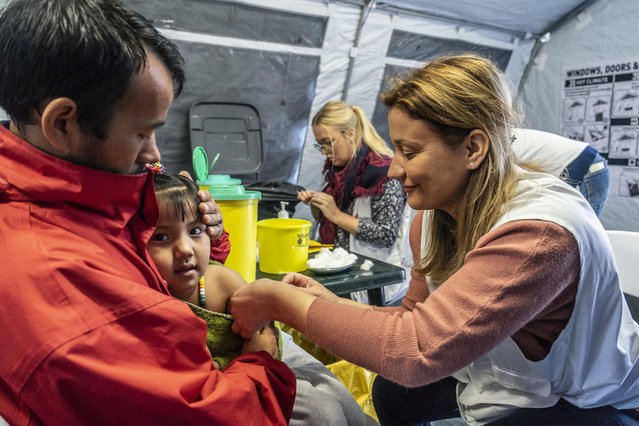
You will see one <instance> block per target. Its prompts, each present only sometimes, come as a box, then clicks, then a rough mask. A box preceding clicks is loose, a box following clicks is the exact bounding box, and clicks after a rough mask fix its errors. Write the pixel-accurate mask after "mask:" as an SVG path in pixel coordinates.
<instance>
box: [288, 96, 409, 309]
mask: <svg viewBox="0 0 639 426" xmlns="http://www.w3.org/2000/svg"><path fill="white" fill-rule="evenodd" d="M311 124H312V126H313V134H314V136H315V139H316V140H317V142H316V143H315V144H314V146H315V148H316V149H317V150H318V151H320V152H321V153H322V154H324V155H325V156H326V162H325V163H324V170H323V173H324V180H325V184H324V187H323V188H322V190H321V191H301V192H300V193H299V194H298V198H299V199H300V200H301V201H302V202H304V203H306V204H309V205H310V206H311V212H312V214H313V216H314V217H315V219H316V220H317V221H318V223H319V237H320V242H322V243H324V244H335V246H337V247H342V248H344V249H345V250H348V251H351V252H354V253H359V254H364V255H367V256H370V257H373V258H375V259H380V260H383V261H385V262H389V263H393V264H396V265H401V264H402V263H403V262H402V261H403V259H402V255H405V254H406V253H407V252H408V238H407V236H408V227H409V221H410V217H409V209H407V208H406V194H404V192H403V191H402V190H401V183H400V182H399V180H397V179H392V178H389V177H388V175H387V173H388V168H389V166H390V164H391V161H392V157H393V150H392V149H391V148H390V147H389V145H388V144H387V143H386V142H385V141H384V140H383V139H382V138H381V137H380V136H379V134H378V133H377V131H376V130H375V128H374V127H373V125H372V124H371V122H370V121H369V120H368V118H367V117H366V115H364V112H363V111H362V109H361V108H360V107H358V106H357V105H348V104H347V103H345V102H341V101H330V102H327V103H326V104H324V106H323V107H322V108H321V109H320V110H319V111H318V112H317V114H315V116H314V117H313V120H312V122H311ZM405 289H406V285H404V284H395V285H391V286H386V287H385V288H384V293H385V299H386V300H387V301H388V300H393V299H397V298H399V297H401V296H403V292H404V291H405ZM354 298H355V299H356V300H359V301H363V302H366V301H367V298H366V294H365V292H360V293H357V294H355V295H354Z"/></svg>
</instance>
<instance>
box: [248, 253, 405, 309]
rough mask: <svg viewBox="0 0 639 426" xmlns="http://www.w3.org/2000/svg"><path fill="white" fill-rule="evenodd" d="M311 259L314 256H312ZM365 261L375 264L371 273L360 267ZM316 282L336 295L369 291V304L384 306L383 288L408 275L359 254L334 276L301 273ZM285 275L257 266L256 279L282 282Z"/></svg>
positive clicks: (397, 268) (309, 271) (402, 280)
mask: <svg viewBox="0 0 639 426" xmlns="http://www.w3.org/2000/svg"><path fill="white" fill-rule="evenodd" d="M310 257H311V258H312V257H313V255H311V256H310ZM365 260H370V261H371V262H373V266H372V268H371V269H370V271H362V270H361V269H360V266H361V265H362V263H364V261H365ZM300 274H304V275H306V276H308V277H311V278H313V279H314V280H317V281H319V282H320V283H322V285H324V286H325V287H326V288H328V289H329V290H331V291H332V292H333V293H335V294H339V295H346V294H350V293H352V292H355V291H360V290H367V291H368V294H369V303H371V304H374V305H383V301H384V292H383V289H382V287H383V286H386V285H390V284H398V283H401V282H404V280H405V277H406V274H405V272H404V268H402V267H401V266H395V265H391V264H390V263H386V262H382V261H381V260H377V259H373V258H370V257H368V256H363V255H361V254H357V262H355V265H353V266H352V267H351V268H349V269H347V270H345V271H341V272H336V273H332V274H318V273H316V272H313V271H312V270H310V269H307V270H305V271H301V272H300ZM284 275H285V274H268V273H266V272H262V271H260V268H259V264H258V265H257V271H256V278H270V279H273V280H278V281H279V280H281V279H282V277H283V276H284Z"/></svg>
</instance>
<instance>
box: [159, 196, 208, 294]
mask: <svg viewBox="0 0 639 426" xmlns="http://www.w3.org/2000/svg"><path fill="white" fill-rule="evenodd" d="M159 204H160V220H159V222H158V226H157V228H156V229H155V232H154V233H153V236H151V240H150V241H149V245H148V250H149V254H150V255H151V257H152V258H153V261H154V262H155V265H156V266H157V268H158V270H159V271H160V274H161V275H162V278H164V279H165V280H166V282H167V284H168V286H169V290H170V291H171V294H172V295H173V296H175V297H178V298H180V299H183V300H189V298H190V296H191V295H192V293H193V291H195V289H197V285H198V281H199V279H200V277H201V276H202V275H204V272H205V271H206V268H207V266H208V263H209V255H210V252H211V240H210V239H209V236H208V235H207V234H206V226H205V225H204V224H203V223H202V222H201V221H200V218H199V217H194V216H195V215H193V214H187V217H186V218H185V220H184V221H182V220H180V218H177V219H175V220H171V219H170V217H169V214H168V213H167V208H166V204H164V205H162V204H163V203H159Z"/></svg>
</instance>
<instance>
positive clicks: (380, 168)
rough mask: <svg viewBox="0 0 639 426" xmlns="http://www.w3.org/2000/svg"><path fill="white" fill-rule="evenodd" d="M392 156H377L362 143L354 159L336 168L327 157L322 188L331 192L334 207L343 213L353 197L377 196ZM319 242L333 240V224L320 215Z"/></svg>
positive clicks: (386, 176) (331, 241)
mask: <svg viewBox="0 0 639 426" xmlns="http://www.w3.org/2000/svg"><path fill="white" fill-rule="evenodd" d="M391 161H392V158H390V157H387V156H380V155H378V154H376V153H375V152H373V151H371V149H370V148H369V147H368V145H366V144H365V143H362V146H361V148H360V149H359V151H358V152H357V155H356V156H355V158H354V159H353V160H352V161H351V162H350V163H348V164H347V165H346V166H344V167H341V168H336V167H334V166H333V163H331V162H330V161H329V160H326V162H325V163H324V171H323V172H324V179H325V180H326V186H325V187H324V189H323V190H322V192H325V193H326V194H329V195H332V196H333V198H334V199H335V204H336V205H337V208H339V209H340V210H341V211H343V212H345V211H346V209H348V207H349V206H350V204H351V202H352V201H353V199H354V198H357V197H365V196H372V195H378V194H380V193H381V192H382V189H383V186H384V183H385V182H386V181H387V180H388V175H387V173H388V168H389V167H390V164H391ZM319 225H320V228H319V233H320V241H321V242H322V243H323V244H333V243H334V242H335V224H334V223H333V222H331V221H329V220H326V219H325V218H324V216H323V215H322V216H321V218H320V222H319Z"/></svg>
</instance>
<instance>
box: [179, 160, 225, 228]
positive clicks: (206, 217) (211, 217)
mask: <svg viewBox="0 0 639 426" xmlns="http://www.w3.org/2000/svg"><path fill="white" fill-rule="evenodd" d="M180 176H184V177H187V178H189V179H191V180H193V178H192V177H191V175H190V174H189V172H187V171H186V170H183V171H181V172H180ZM197 196H198V198H199V199H200V205H199V206H198V209H199V210H200V213H202V223H204V224H205V225H206V233H207V234H208V235H209V237H211V240H217V239H218V238H220V236H222V234H223V233H224V223H223V221H222V214H221V213H220V208H219V207H218V205H217V203H216V202H215V200H214V199H213V197H212V196H211V194H210V193H209V191H198V193H197Z"/></svg>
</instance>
